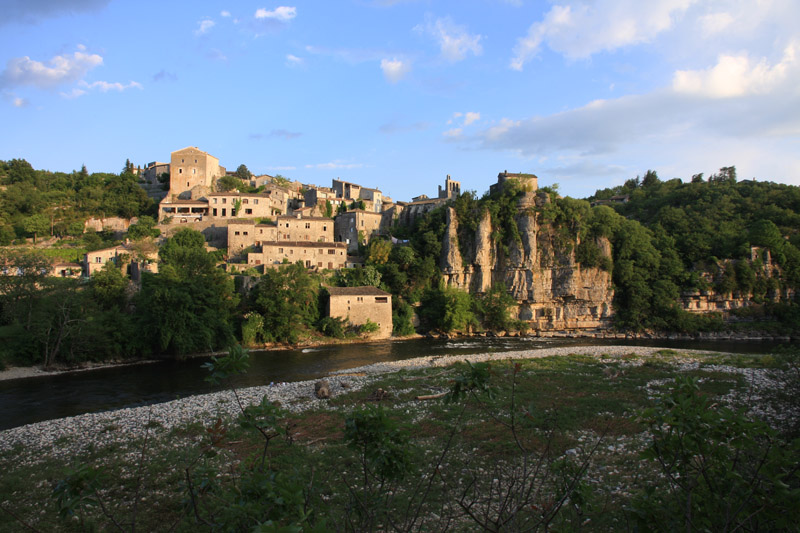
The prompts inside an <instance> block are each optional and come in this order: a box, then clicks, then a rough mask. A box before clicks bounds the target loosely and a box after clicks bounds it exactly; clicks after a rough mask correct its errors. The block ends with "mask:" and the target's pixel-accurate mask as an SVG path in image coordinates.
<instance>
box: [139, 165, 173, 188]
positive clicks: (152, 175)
mask: <svg viewBox="0 0 800 533" xmlns="http://www.w3.org/2000/svg"><path fill="white" fill-rule="evenodd" d="M162 174H169V163H160V162H158V161H152V162H150V163H147V165H145V167H144V171H143V172H142V178H143V179H144V180H145V181H147V183H156V182H157V181H158V178H160V177H161V175H162Z"/></svg>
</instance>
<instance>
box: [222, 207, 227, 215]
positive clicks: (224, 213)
mask: <svg viewBox="0 0 800 533" xmlns="http://www.w3.org/2000/svg"><path fill="white" fill-rule="evenodd" d="M227 215H228V213H227V210H226V209H225V208H224V207H223V208H222V216H227Z"/></svg>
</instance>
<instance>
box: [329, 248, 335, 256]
mask: <svg viewBox="0 0 800 533" xmlns="http://www.w3.org/2000/svg"><path fill="white" fill-rule="evenodd" d="M328 255H336V250H333V249H330V250H328Z"/></svg>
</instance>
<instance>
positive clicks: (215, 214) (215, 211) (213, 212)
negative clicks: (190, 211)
mask: <svg viewBox="0 0 800 533" xmlns="http://www.w3.org/2000/svg"><path fill="white" fill-rule="evenodd" d="M211 212H212V214H213V215H214V216H217V208H216V207H215V208H214V209H212V210H211Z"/></svg>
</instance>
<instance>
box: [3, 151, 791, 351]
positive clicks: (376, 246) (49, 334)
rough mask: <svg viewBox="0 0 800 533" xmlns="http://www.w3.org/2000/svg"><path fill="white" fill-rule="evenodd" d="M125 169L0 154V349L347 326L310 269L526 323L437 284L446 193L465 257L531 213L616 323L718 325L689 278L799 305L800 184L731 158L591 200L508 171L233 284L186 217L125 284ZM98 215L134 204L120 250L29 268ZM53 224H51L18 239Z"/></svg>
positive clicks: (492, 321) (177, 347) (201, 339)
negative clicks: (310, 257)
mask: <svg viewBox="0 0 800 533" xmlns="http://www.w3.org/2000/svg"><path fill="white" fill-rule="evenodd" d="M132 171H133V166H132V165H131V164H130V162H126V164H125V168H124V169H123V172H122V173H121V174H119V175H116V174H98V173H95V174H89V173H88V171H87V170H86V169H85V168H82V169H81V170H80V171H75V172H72V173H71V174H66V173H58V172H55V173H54V172H49V171H42V170H34V169H33V168H32V167H31V165H30V164H28V163H27V162H26V161H24V160H17V159H15V160H11V161H8V162H0V183H2V186H3V187H4V188H5V191H4V195H3V196H2V199H0V245H3V246H8V245H11V244H12V243H23V242H26V246H24V247H16V248H4V249H3V250H2V252H3V257H2V261H3V263H4V265H5V267H6V268H7V269H10V270H13V271H18V272H22V273H23V275H21V276H2V278H3V279H2V284H3V286H2V288H1V289H2V290H0V338H2V339H3V340H5V341H6V342H5V343H4V344H3V348H2V349H1V350H0V363H2V361H14V362H17V363H44V364H52V363H58V362H62V363H70V362H75V361H80V360H84V359H92V358H100V359H102V358H109V357H128V356H143V355H147V354H150V353H157V354H171V355H174V356H182V355H183V354H187V353H190V352H194V351H206V350H209V349H217V348H219V347H222V346H226V345H227V344H228V343H229V342H231V341H232V340H234V339H238V340H241V341H243V342H245V343H246V344H248V345H254V344H259V343H264V342H299V341H301V340H303V339H308V338H312V337H314V336H318V335H320V334H322V335H328V336H332V337H341V336H345V335H348V334H353V333H354V331H355V330H354V329H353V328H351V327H350V325H348V324H346V323H339V322H337V321H331V320H321V317H323V316H324V314H325V313H324V308H325V304H326V301H325V293H324V291H322V290H321V287H323V286H324V285H326V284H331V285H339V286H363V285H372V286H376V287H379V288H381V289H383V290H385V291H387V292H390V293H391V294H392V296H393V298H392V302H393V309H392V311H393V325H394V334H395V335H399V336H402V335H410V334H412V333H414V331H415V325H416V326H418V327H419V326H421V328H422V330H440V331H445V332H448V331H468V330H481V329H494V330H508V329H524V326H525V325H524V324H523V323H520V322H518V321H516V320H512V319H511V317H512V316H513V315H512V314H511V313H510V310H511V308H512V306H513V305H514V303H515V302H514V300H513V299H512V297H511V296H510V295H509V293H508V290H507V288H506V287H505V286H503V285H502V284H494V285H493V286H492V287H491V288H490V289H489V290H488V291H487V292H486V293H485V294H480V293H478V294H470V293H467V292H465V291H460V290H457V289H453V288H449V287H445V286H443V285H442V272H441V270H440V264H441V258H442V257H441V256H442V243H443V240H444V237H445V232H446V230H447V219H446V217H447V209H446V207H453V209H454V212H455V216H456V218H457V221H458V246H459V249H460V251H461V254H462V257H463V258H464V260H465V261H466V262H469V261H471V260H472V258H474V256H475V252H476V250H475V247H476V239H475V235H476V232H477V231H478V229H479V228H480V227H483V228H488V230H489V231H490V234H489V237H490V240H491V243H492V244H493V246H494V249H495V251H496V253H497V254H499V257H497V258H496V259H497V260H498V261H501V262H502V261H503V260H514V259H513V258H514V257H519V256H520V252H521V251H522V250H523V248H524V246H527V242H530V241H526V243H525V244H523V242H522V236H523V233H522V231H521V230H520V227H521V226H520V224H523V223H524V224H530V223H531V220H533V222H534V223H535V225H536V227H537V229H536V231H537V235H536V243H537V249H536V250H535V253H536V254H538V257H537V259H538V262H539V264H541V265H542V267H544V268H561V267H564V268H573V267H575V266H576V265H577V266H579V267H581V268H598V269H601V270H604V271H607V272H609V273H610V274H611V278H612V281H613V288H614V291H615V292H614V294H615V297H614V302H613V305H614V309H615V321H616V322H615V323H616V326H617V327H618V328H620V329H623V330H634V331H641V330H645V329H652V330H665V331H681V332H697V331H705V330H716V329H720V328H723V327H731V326H730V325H729V324H728V325H726V324H725V323H724V322H723V321H722V317H721V315H718V314H713V313H712V314H707V315H698V314H691V313H688V312H686V311H684V309H683V307H682V305H681V303H680V298H681V296H682V295H686V294H693V293H694V294H696V293H699V292H703V291H705V292H709V291H715V292H716V293H717V294H720V295H726V296H728V297H741V298H744V299H749V300H750V301H751V302H754V303H755V304H757V305H755V306H750V307H748V308H745V309H742V310H737V311H736V312H735V313H733V315H734V317H735V318H736V319H738V320H740V321H741V323H742V324H744V325H742V326H741V327H746V324H747V323H751V322H755V323H756V324H757V325H756V326H754V327H763V328H767V329H769V330H771V331H780V332H786V331H793V330H796V328H797V317H799V316H800V310H798V306H797V305H796V303H795V301H794V299H793V297H792V295H793V293H794V291H795V290H797V289H798V286H799V285H800V249H798V245H800V189H798V188H797V187H793V186H788V185H778V184H774V183H769V182H756V181H751V180H747V181H740V182H737V181H736V171H735V168H733V167H726V168H723V169H721V170H720V173H719V174H716V175H714V176H711V177H710V178H709V179H707V180H705V179H703V177H702V176H700V175H696V176H693V177H692V179H691V180H690V181H689V182H687V183H683V182H682V181H681V180H678V179H673V180H669V181H661V180H660V179H659V177H658V176H657V175H656V173H655V172H652V171H648V172H647V173H646V174H645V177H644V178H643V179H639V178H636V179H633V180H629V181H628V182H626V183H625V184H624V185H622V186H619V187H616V188H613V189H604V190H601V191H597V193H596V194H595V196H594V197H592V198H591V199H590V200H592V201H593V203H594V204H595V205H594V206H593V205H592V203H590V202H589V201H587V200H576V199H573V198H568V197H566V198H564V197H561V196H559V195H558V189H557V186H554V187H543V188H541V189H539V190H538V191H537V192H536V193H535V194H531V191H530V190H526V189H525V188H524V187H523V186H520V185H519V184H516V183H515V182H513V181H512V182H506V184H505V186H504V187H499V188H495V190H493V191H491V192H490V193H487V194H485V195H484V196H483V197H481V198H478V197H477V195H476V194H475V193H474V192H465V193H463V194H461V195H459V196H458V197H456V198H454V199H452V200H450V201H449V202H447V204H446V206H442V207H439V208H437V209H434V210H432V211H430V212H428V213H426V214H425V215H424V216H420V217H417V218H416V219H415V220H414V221H413V223H412V224H411V225H409V226H401V225H396V226H394V227H393V228H391V230H390V234H391V236H392V237H393V241H394V244H393V241H390V240H388V239H384V238H376V237H374V236H373V237H372V238H371V239H369V242H368V244H365V243H366V236H365V235H363V234H362V235H360V237H359V239H360V242H361V244H360V248H359V252H360V254H361V255H362V256H363V258H364V261H365V263H364V265H363V266H360V267H357V268H349V269H343V270H341V271H339V272H336V273H319V274H316V273H309V272H308V271H306V270H305V269H304V268H303V267H302V266H300V265H290V264H287V265H285V266H284V267H282V268H279V269H267V271H266V272H265V273H264V274H263V275H255V276H254V277H243V278H240V280H244V282H243V283H240V287H239V289H238V290H234V286H233V282H232V278H231V276H229V275H228V274H226V273H225V272H224V270H223V269H222V268H221V266H220V263H221V260H222V254H223V252H217V253H214V254H210V253H208V252H206V250H205V238H204V236H203V235H202V234H200V233H198V232H196V231H192V230H182V231H178V232H177V233H175V234H174V235H173V236H172V237H171V238H169V239H166V240H165V241H164V243H163V245H162V246H161V249H160V251H159V257H160V273H159V274H145V275H144V276H143V279H142V282H141V286H140V287H138V288H139V289H140V290H138V292H137V291H136V290H134V288H133V287H131V284H130V281H129V280H128V278H127V270H126V262H127V261H129V260H130V259H133V258H137V257H146V256H147V255H148V253H153V252H154V251H155V249H156V246H157V244H156V242H155V241H154V238H156V237H158V236H159V233H160V232H159V230H158V228H157V227H156V221H155V219H154V218H153V217H152V216H150V215H149V214H148V213H153V204H152V201H151V200H150V199H148V198H147V196H146V194H145V193H144V191H143V190H142V189H141V188H140V187H139V186H138V183H137V178H136V176H135V175H134V174H133V173H132ZM248 174H249V171H247V169H246V167H244V165H241V166H240V168H239V169H237V174H236V175H235V176H229V177H228V178H230V180H234V181H236V182H239V183H241V186H242V187H243V188H244V189H249V188H250V187H249V186H248V185H245V184H244V182H242V181H241V180H242V179H243V178H246V177H247V176H248ZM276 180H277V181H278V182H281V178H280V177H276ZM237 186H238V185H237ZM522 200H524V203H521V201H522ZM603 204H604V205H603ZM353 207H356V206H353ZM326 211H329V212H331V214H332V211H333V206H332V205H326ZM112 215H113V216H121V217H131V216H134V215H135V216H138V221H137V222H136V223H134V224H132V225H131V226H130V227H129V229H128V232H127V237H128V238H130V239H133V241H134V242H133V243H131V245H130V248H129V249H130V250H131V251H130V254H129V255H130V256H131V257H130V258H129V259H125V258H120V260H119V261H118V262H117V264H116V265H109V266H107V268H105V269H103V270H102V271H101V272H98V273H96V274H95V275H94V276H93V277H92V278H91V279H90V280H89V281H88V282H83V283H80V282H78V281H76V280H70V279H61V280H56V279H50V278H48V277H47V276H45V275H44V272H45V270H46V266H47V264H48V263H49V262H51V261H52V260H53V259H59V260H62V261H80V260H81V259H82V254H83V253H85V252H87V251H92V250H97V249H100V248H104V247H109V246H112V245H115V244H118V243H119V241H115V240H114V238H115V235H114V233H113V232H111V231H103V232H100V233H95V232H84V229H83V228H84V224H83V222H84V220H85V219H86V218H88V217H90V216H112ZM522 217H528V218H527V219H525V218H522ZM487 222H488V223H489V224H488V225H487ZM528 231H530V228H529V229H528ZM51 234H53V235H56V236H62V237H65V238H66V239H65V240H63V241H61V242H59V243H57V244H56V245H55V246H53V245H51V244H47V245H46V246H45V247H42V246H41V245H39V246H35V247H34V248H33V249H31V248H29V247H27V243H31V242H32V241H34V240H35V241H40V240H41V239H42V238H43V237H46V236H49V235H51ZM117 237H118V236H117ZM23 238H27V239H28V240H27V241H23V240H22V239H23ZM65 243H68V246H67V245H65ZM32 250H36V251H32ZM528 252H531V253H533V252H534V250H526V251H525V253H528ZM7 271H8V270H7ZM415 315H416V316H415ZM416 318H418V319H419V321H420V322H419V323H417V322H416V321H415V319H416ZM759 324H760V325H759Z"/></svg>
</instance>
